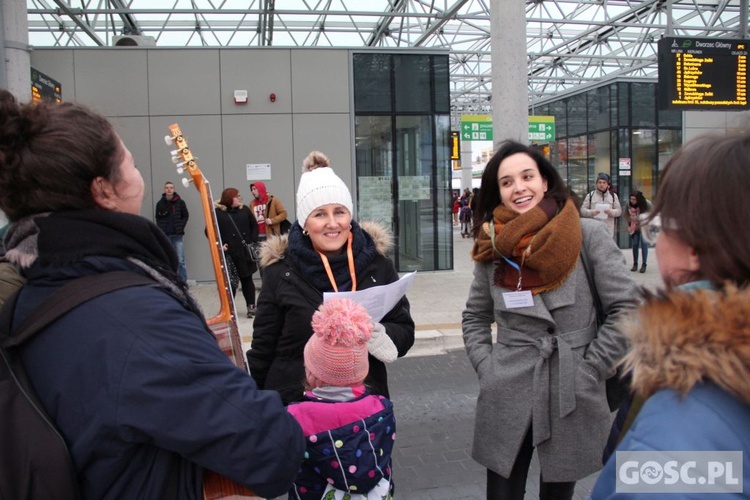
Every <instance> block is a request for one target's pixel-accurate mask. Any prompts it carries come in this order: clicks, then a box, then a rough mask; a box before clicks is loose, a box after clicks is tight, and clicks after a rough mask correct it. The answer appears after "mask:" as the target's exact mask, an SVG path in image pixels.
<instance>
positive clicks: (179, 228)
mask: <svg viewBox="0 0 750 500" xmlns="http://www.w3.org/2000/svg"><path fill="white" fill-rule="evenodd" d="M189 216H190V214H188V209H187V205H185V202H184V201H183V199H182V198H180V195H178V194H177V192H176V191H175V190H174V184H173V183H171V182H169V181H167V182H166V183H165V184H164V194H163V195H161V199H160V200H159V201H158V202H157V203H156V225H157V226H159V229H161V230H162V231H164V234H166V235H167V237H169V241H171V242H172V246H173V247H174V249H175V251H176V252H177V257H178V258H179V260H180V276H181V277H182V280H183V281H187V268H186V267H185V245H184V244H183V242H182V237H183V236H185V225H186V224H187V221H188V217H189Z"/></svg>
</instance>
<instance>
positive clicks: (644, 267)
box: [633, 262, 646, 273]
mask: <svg viewBox="0 0 750 500" xmlns="http://www.w3.org/2000/svg"><path fill="white" fill-rule="evenodd" d="M634 267H635V266H634ZM633 270H635V269H633ZM641 272H642V273H645V272H646V263H645V262H644V263H643V265H642V266H641Z"/></svg>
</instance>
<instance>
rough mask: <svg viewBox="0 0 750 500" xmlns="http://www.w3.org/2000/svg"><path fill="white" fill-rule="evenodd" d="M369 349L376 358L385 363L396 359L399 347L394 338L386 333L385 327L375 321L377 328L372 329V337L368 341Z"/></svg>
mask: <svg viewBox="0 0 750 500" xmlns="http://www.w3.org/2000/svg"><path fill="white" fill-rule="evenodd" d="M367 350H368V351H370V354H372V355H373V356H374V357H375V358H376V359H379V360H380V361H382V362H383V363H390V362H391V361H395V360H396V358H397V357H398V349H396V344H394V343H393V340H391V338H390V337H389V336H388V334H387V333H385V327H384V326H383V325H381V324H380V323H375V329H374V330H373V331H372V337H371V338H370V340H368V341H367Z"/></svg>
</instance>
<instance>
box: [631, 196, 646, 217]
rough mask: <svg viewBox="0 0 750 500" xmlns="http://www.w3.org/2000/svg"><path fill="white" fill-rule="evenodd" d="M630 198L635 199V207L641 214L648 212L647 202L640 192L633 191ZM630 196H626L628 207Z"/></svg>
mask: <svg viewBox="0 0 750 500" xmlns="http://www.w3.org/2000/svg"><path fill="white" fill-rule="evenodd" d="M630 196H632V197H634V198H635V206H636V207H638V210H640V212H641V213H642V214H645V213H646V212H648V202H647V201H646V197H645V196H643V193H642V192H640V191H633V192H632V193H630ZM630 196H628V205H630Z"/></svg>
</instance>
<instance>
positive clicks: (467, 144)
mask: <svg viewBox="0 0 750 500" xmlns="http://www.w3.org/2000/svg"><path fill="white" fill-rule="evenodd" d="M471 155H472V153H471V141H461V192H462V193H463V192H464V188H469V190H471V173H472V171H473V170H474V158H472V157H471Z"/></svg>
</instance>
